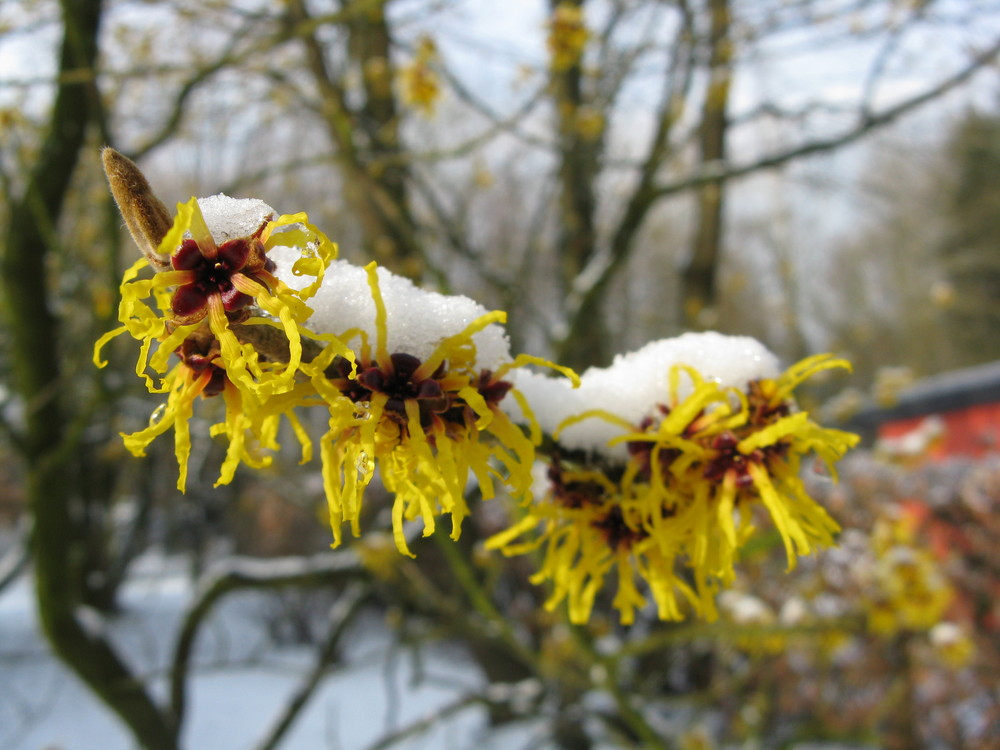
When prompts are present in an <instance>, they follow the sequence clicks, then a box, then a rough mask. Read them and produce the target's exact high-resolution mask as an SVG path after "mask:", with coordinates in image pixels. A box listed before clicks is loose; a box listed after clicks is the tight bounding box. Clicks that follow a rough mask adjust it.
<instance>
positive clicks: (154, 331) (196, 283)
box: [94, 198, 337, 396]
mask: <svg viewBox="0 0 1000 750" xmlns="http://www.w3.org/2000/svg"><path fill="white" fill-rule="evenodd" d="M177 211H178V213H177V217H176V218H175V219H174V224H173V226H172V227H171V229H170V231H169V232H168V233H167V235H166V236H165V237H164V238H163V241H162V242H161V243H160V247H159V253H160V254H162V255H164V256H169V257H170V259H171V265H172V267H173V270H171V271H164V272H162V273H157V274H155V275H154V276H153V277H152V278H151V279H138V278H137V276H138V273H139V271H140V270H141V269H142V268H143V266H144V265H145V261H139V262H137V263H136V264H135V265H133V266H132V268H130V269H129V270H128V271H126V273H125V278H124V279H123V281H122V285H121V287H120V291H121V295H122V301H121V303H120V304H119V308H118V320H119V322H120V323H121V324H122V326H121V327H120V328H117V329H115V330H113V331H110V332H109V333H107V334H105V335H104V336H102V337H101V338H100V340H98V342H97V344H96V346H95V350H94V361H95V363H96V364H97V365H98V366H99V367H103V366H104V363H103V362H102V361H101V359H100V350H101V349H102V348H103V346H104V345H105V344H106V343H107V342H108V341H110V340H111V339H112V338H114V337H116V336H118V335H120V334H122V333H126V332H127V333H129V334H130V335H132V336H133V338H136V339H138V340H139V341H140V342H142V346H141V348H140V353H139V359H138V362H137V364H136V372H137V373H138V374H139V375H140V376H143V377H145V378H146V380H147V385H149V386H150V387H152V382H151V380H150V378H149V377H148V375H147V374H146V369H147V367H149V368H151V369H153V370H154V371H155V372H159V373H164V372H166V369H167V363H168V360H169V357H170V354H171V353H172V352H173V350H174V349H175V348H176V347H177V346H179V345H180V343H181V342H182V341H183V340H184V339H185V338H187V336H188V335H189V334H191V333H192V332H194V331H195V330H196V329H198V328H199V326H200V325H201V324H202V322H203V321H206V320H207V322H208V328H209V330H210V331H211V333H212V335H214V336H215V338H216V339H217V340H218V341H219V343H220V345H221V352H220V356H221V359H222V366H223V367H224V369H225V370H226V372H227V376H228V378H229V379H230V380H231V381H232V382H234V383H237V384H239V385H240V386H241V387H242V388H244V389H246V390H249V391H252V392H254V393H259V394H260V395H262V396H264V395H267V394H269V393H276V392H280V391H282V390H287V389H289V388H291V386H292V383H293V378H294V376H295V372H296V371H297V369H298V366H299V364H300V362H301V359H302V340H301V334H302V333H303V332H306V331H305V330H304V329H303V327H302V323H304V322H305V321H306V320H307V319H308V317H309V315H310V314H311V310H310V309H309V308H308V307H307V306H306V305H305V303H304V300H306V299H308V298H309V297H310V296H312V294H313V293H315V291H316V290H317V289H318V288H319V285H320V284H321V283H322V281H323V275H324V273H325V271H326V267H327V266H328V265H329V263H330V261H331V260H332V259H333V258H334V257H335V256H336V252H337V249H336V246H335V245H334V244H333V243H331V242H330V240H329V239H327V237H326V236H325V235H324V234H323V233H322V232H320V231H319V230H317V229H316V228H315V227H313V226H312V225H311V224H309V223H308V219H307V217H306V215H305V214H302V213H300V214H294V215H285V216H281V217H279V218H278V219H277V220H274V221H271V220H270V217H268V219H267V220H265V221H264V222H263V223H262V224H261V225H260V227H259V228H258V229H257V230H256V231H255V232H253V233H252V234H251V235H250V236H247V237H240V238H234V239H229V240H227V241H225V242H222V243H221V244H217V243H216V241H215V239H214V238H213V237H212V234H211V232H210V231H209V229H208V225H207V224H206V223H205V218H204V216H203V215H202V211H201V208H200V207H199V204H198V199H197V198H192V199H191V200H189V201H188V202H187V203H180V204H178V206H177ZM286 227H288V228H289V229H285V228H286ZM276 230H284V231H276ZM185 235H189V236H188V237H187V238H185ZM276 245H285V246H288V245H292V246H296V247H300V248H301V250H302V258H301V259H300V261H299V262H298V263H296V266H295V269H294V270H295V272H296V273H298V274H302V275H308V276H313V277H315V281H314V283H312V284H310V285H309V286H306V287H305V288H303V289H302V290H298V291H296V290H292V289H290V288H289V287H288V286H287V285H286V284H285V283H284V282H282V281H280V280H278V279H277V278H275V277H274V275H273V274H272V271H273V270H274V265H273V263H271V262H270V260H269V259H268V258H267V256H266V253H267V251H268V250H269V249H270V248H271V247H273V246H276ZM168 290H172V291H168ZM150 297H152V298H153V305H152V306H151V305H150V304H149V303H148V302H147V300H148V299H149V298H150ZM251 305H256V306H257V307H259V308H261V309H262V310H264V311H265V312H267V313H270V314H271V315H272V316H273V317H274V318H276V319H277V321H278V324H279V325H280V327H281V328H282V330H283V331H284V333H285V335H286V336H287V337H288V346H289V354H290V357H289V361H288V363H287V366H286V367H283V368H262V367H261V364H260V361H259V357H258V355H257V352H256V351H255V350H254V349H253V347H251V346H249V345H245V344H241V343H240V342H239V340H238V339H237V338H236V335H235V334H234V333H233V330H232V328H231V324H232V323H236V322H246V323H255V324H267V325H273V323H272V321H270V320H265V319H260V318H250V308H251ZM306 333H307V332H306ZM155 341H158V342H160V345H159V348H158V350H157V351H156V353H155V354H153V355H150V350H151V347H152V345H153V342H155Z"/></svg>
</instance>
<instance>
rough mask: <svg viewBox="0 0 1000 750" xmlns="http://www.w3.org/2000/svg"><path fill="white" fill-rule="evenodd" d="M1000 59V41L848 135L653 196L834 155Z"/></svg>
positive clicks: (712, 172) (713, 168)
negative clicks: (807, 159)
mask: <svg viewBox="0 0 1000 750" xmlns="http://www.w3.org/2000/svg"><path fill="white" fill-rule="evenodd" d="M997 55H1000V39H998V40H997V41H996V42H994V43H993V44H992V45H991V46H990V47H989V48H987V49H986V50H985V51H984V52H981V53H979V54H978V55H976V56H975V57H973V58H972V60H971V61H970V62H969V64H968V65H966V66H965V67H964V68H962V69H961V70H959V71H958V72H957V73H955V74H954V75H952V76H950V77H948V78H946V79H944V80H943V81H941V82H940V83H938V84H937V85H936V86H933V87H931V88H929V89H927V90H926V91H924V92H922V93H920V94H917V95H916V96H913V97H911V98H909V99H906V100H905V101H902V102H900V103H899V104H897V105H895V106H893V107H889V108H888V109H886V110H883V111H882V112H880V113H878V114H871V115H868V116H866V117H863V118H862V119H861V121H860V122H859V123H858V124H857V125H855V126H854V127H853V128H851V129H850V130H848V131H846V132H844V133H840V134H839V135H836V136H832V137H830V138H819V139H816V140H814V141H810V142H809V143H804V144H802V145H799V146H796V147H795V148H791V149H788V150H787V151H782V152H780V153H777V154H771V155H770V156H765V157H762V158H760V159H758V160H756V161H752V162H748V163H747V164H740V165H733V164H726V163H725V162H722V163H719V162H717V163H715V164H711V165H707V166H706V167H705V168H703V169H701V170H699V171H698V172H696V173H695V174H693V175H690V176H688V177H685V178H683V179H680V180H676V181H674V182H668V183H665V184H662V185H659V186H657V187H656V188H654V192H653V194H654V196H655V197H656V198H662V197H664V196H667V195H673V194H674V193H679V192H683V191H685V190H688V189H690V188H692V187H699V186H701V185H704V184H706V183H709V182H724V181H726V180H731V179H735V178H737V177H745V176H746V175H748V174H752V173H754V172H758V171H761V170H765V169H773V168H774V167H779V166H781V165H783V164H786V163H788V162H790V161H794V160H796V159H800V158H802V157H804V156H812V155H813V154H820V153H824V152H827V151H834V150H836V149H838V148H840V147H841V146H846V145H848V144H851V143H854V142H855V141H857V140H859V139H861V138H862V137H864V136H865V135H867V134H868V133H870V132H872V131H874V130H877V129H879V128H882V127H885V126H886V125H891V124H892V123H894V122H896V120H898V119H899V118H901V117H903V116H904V115H907V114H909V113H910V112H913V111H914V110H916V109H918V108H919V107H922V106H923V105H925V104H928V103H929V102H932V101H934V100H935V99H938V98H940V97H941V96H944V95H945V94H947V93H949V92H950V91H952V90H954V89H956V88H957V87H959V86H961V85H962V84H963V83H965V82H967V81H968V80H969V79H970V78H972V76H974V75H975V74H976V73H978V72H979V71H980V70H982V69H983V68H984V67H986V66H987V65H988V64H989V63H990V62H992V61H993V60H994V58H996V57H997Z"/></svg>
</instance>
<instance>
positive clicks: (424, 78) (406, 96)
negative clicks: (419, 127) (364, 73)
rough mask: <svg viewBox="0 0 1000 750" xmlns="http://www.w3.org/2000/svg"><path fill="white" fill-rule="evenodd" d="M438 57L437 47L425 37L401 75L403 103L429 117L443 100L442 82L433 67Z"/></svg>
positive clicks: (431, 40)
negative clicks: (439, 100) (441, 99)
mask: <svg viewBox="0 0 1000 750" xmlns="http://www.w3.org/2000/svg"><path fill="white" fill-rule="evenodd" d="M437 57H438V51H437V45H436V44H434V40H433V39H431V38H430V37H426V36H425V37H423V38H421V40H420V42H419V44H418V45H417V52H416V54H415V55H414V56H413V59H412V60H411V61H410V63H409V64H408V65H407V66H406V67H404V68H403V69H402V71H401V73H400V76H401V84H402V93H403V101H404V102H406V103H407V104H409V105H410V106H411V107H415V108H416V109H418V110H420V111H421V112H422V113H423V114H424V115H425V116H428V117H429V116H430V115H432V114H434V107H435V106H436V105H437V102H438V99H440V98H441V82H440V79H439V77H438V74H437V72H436V71H435V70H434V67H433V65H434V63H435V62H436V61H437Z"/></svg>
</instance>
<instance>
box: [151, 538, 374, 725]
mask: <svg viewBox="0 0 1000 750" xmlns="http://www.w3.org/2000/svg"><path fill="white" fill-rule="evenodd" d="M366 575H367V574H366V573H365V571H364V569H363V568H362V567H361V564H360V563H359V562H358V559H357V557H356V556H355V555H354V554H353V553H351V552H348V551H343V552H336V553H325V554H322V555H316V556H315V557H307V558H303V557H289V558H279V559H253V558H232V559H229V560H224V561H223V562H221V563H219V564H218V565H216V566H214V567H213V568H212V569H210V570H209V571H208V572H207V573H206V574H205V575H204V576H203V578H202V580H201V582H200V584H199V586H198V592H197V595H196V597H195V600H194V603H193V604H192V605H191V607H190V608H189V609H188V611H187V614H186V615H185V617H184V622H183V623H182V625H181V628H180V631H179V633H178V636H177V645H176V647H175V648H174V663H173V669H172V674H171V684H170V703H171V707H172V708H173V712H174V715H175V716H176V720H177V724H178V725H180V723H181V722H182V721H183V718H184V711H185V709H186V707H187V677H188V672H189V671H190V665H191V656H192V652H193V649H194V644H195V640H196V638H197V636H198V631H199V628H200V627H201V625H202V623H203V622H204V621H205V619H206V618H207V617H208V615H209V614H211V612H212V610H213V608H214V607H215V605H216V604H217V603H218V601H219V600H220V599H221V598H222V597H223V596H225V595H226V594H229V593H232V592H233V591H242V590H246V589H274V588H281V587H285V586H328V585H330V584H331V583H340V582H343V581H346V580H352V579H357V578H363V577H365V576H366Z"/></svg>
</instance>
